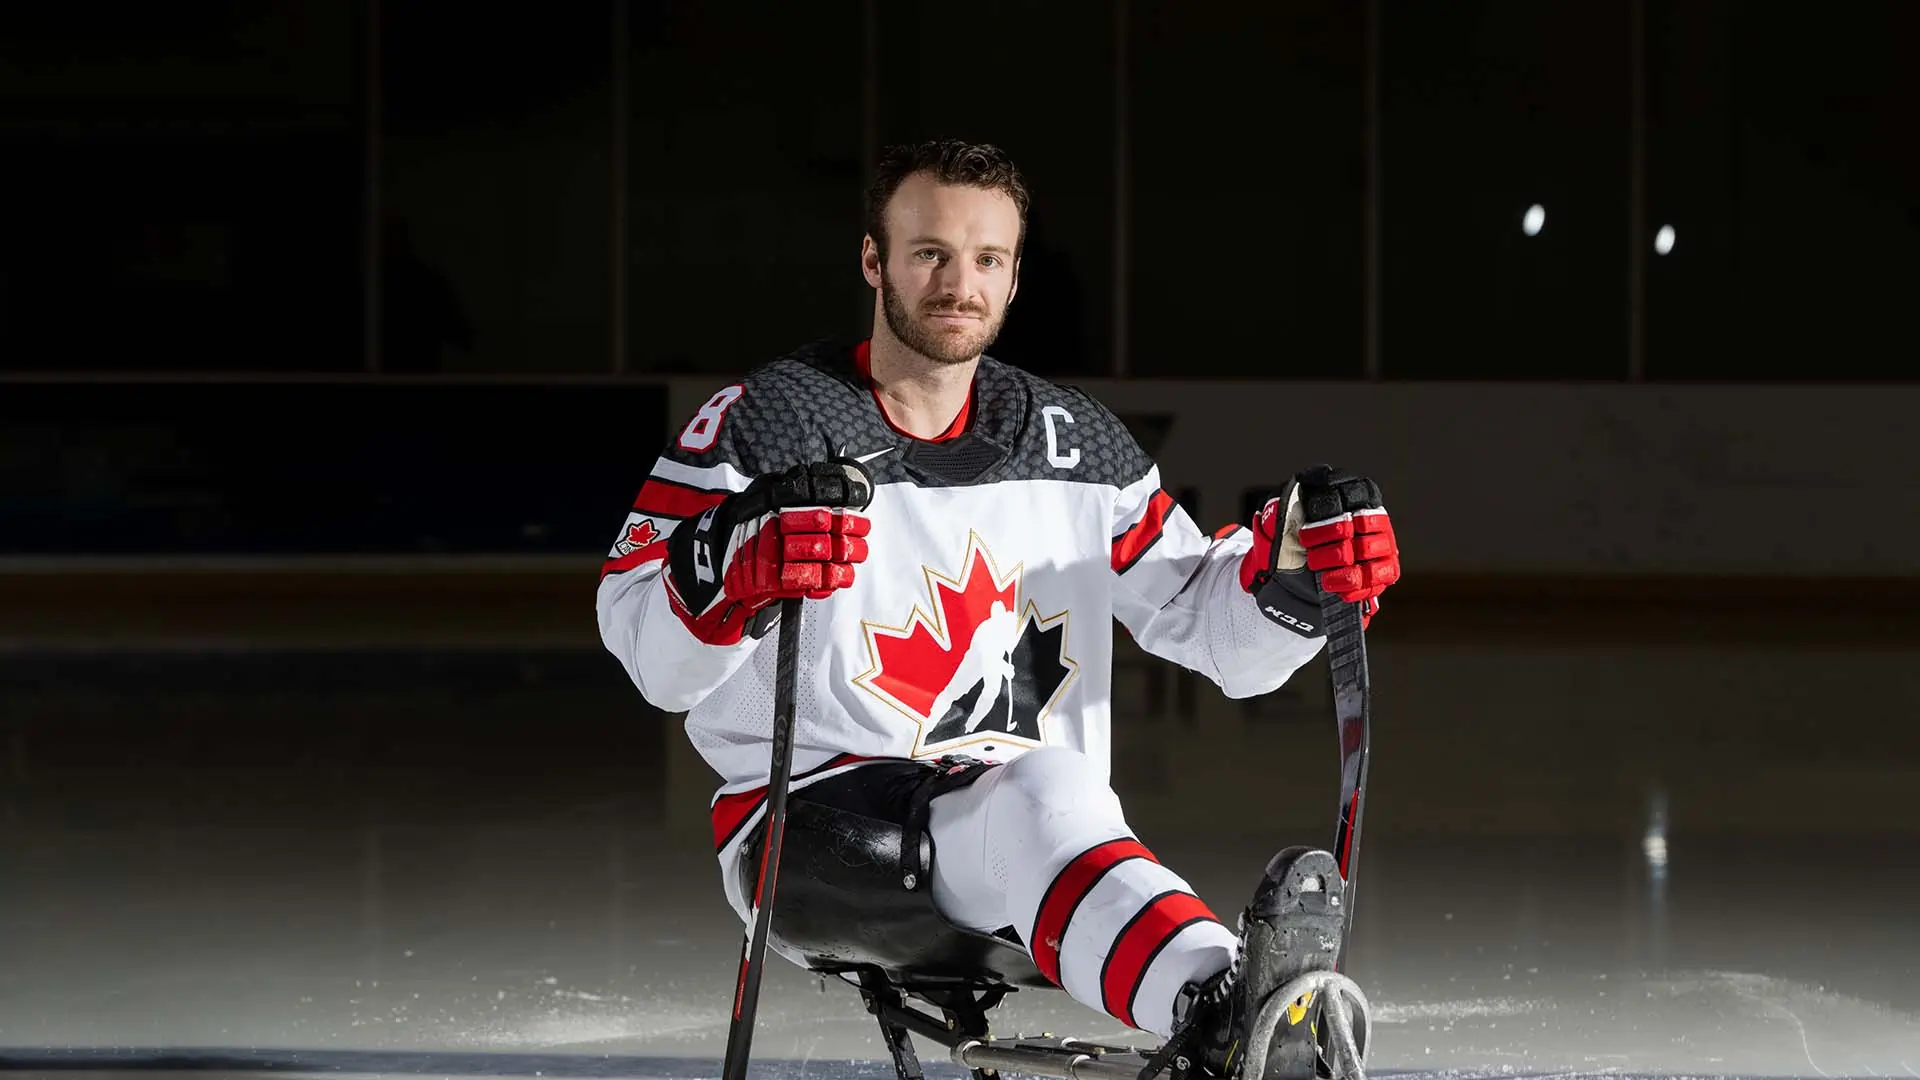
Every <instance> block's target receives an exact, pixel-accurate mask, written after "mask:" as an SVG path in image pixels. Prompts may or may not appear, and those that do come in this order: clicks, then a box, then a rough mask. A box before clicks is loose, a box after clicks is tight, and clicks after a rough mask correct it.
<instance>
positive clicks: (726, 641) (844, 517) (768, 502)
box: [664, 460, 873, 645]
mask: <svg viewBox="0 0 1920 1080" xmlns="http://www.w3.org/2000/svg"><path fill="white" fill-rule="evenodd" d="M872 500H873V481H872V479H871V477H869V476H868V474H867V471H866V470H865V469H863V468H861V467H860V465H859V463H857V462H854V461H846V460H835V461H827V462H817V463H814V464H810V465H796V466H794V467H793V468H790V469H788V470H786V471H785V472H780V473H772V474H769V475H766V476H762V477H759V478H758V479H756V480H754V481H753V482H752V483H751V484H748V485H747V487H746V489H745V490H744V491H740V492H737V493H735V494H733V495H729V496H727V497H726V498H725V499H723V500H721V501H720V502H719V503H717V504H715V505H714V506H711V507H709V508H708V509H707V511H706V512H705V513H703V514H701V515H700V517H698V518H696V519H695V520H694V521H692V522H691V523H689V524H688V526H687V527H685V528H682V529H676V530H675V531H674V533H673V535H671V536H670V537H668V538H667V573H666V574H665V575H664V577H665V578H666V585H667V593H668V596H669V598H670V599H671V602H672V604H673V610H674V613H675V614H677V615H679V616H680V621H681V622H683V623H685V624H686V627H687V629H688V630H690V631H692V632H693V635H694V636H695V637H697V638H699V639H700V640H702V641H704V642H707V643H708V644H710V645H732V644H736V643H738V642H739V641H740V640H741V639H742V638H743V637H745V636H747V635H752V636H753V637H759V636H761V635H762V634H765V633H766V632H767V630H768V629H769V628H770V627H771V626H772V621H771V620H770V619H759V618H756V616H758V615H759V614H760V613H761V612H762V611H764V610H765V609H767V608H768V607H769V606H770V605H772V604H773V602H774V601H776V600H787V599H807V600H824V599H826V598H827V597H828V596H830V595H832V594H833V592H834V591H835V590H837V589H844V588H846V587H847V586H849V585H852V584H853V568H854V566H855V565H856V564H858V563H861V562H864V561H866V558H867V541H866V536H867V531H868V529H869V528H870V526H871V523H870V522H869V520H868V519H867V518H866V517H865V516H864V515H862V514H860V513H858V511H860V510H863V509H865V508H866V506H867V504H868V503H870V502H871V501H872Z"/></svg>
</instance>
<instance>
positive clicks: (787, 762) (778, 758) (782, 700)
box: [720, 458, 873, 1080]
mask: <svg viewBox="0 0 1920 1080" xmlns="http://www.w3.org/2000/svg"><path fill="white" fill-rule="evenodd" d="M833 463H834V464H836V465H840V466H843V467H845V468H846V470H847V472H848V474H849V475H848V477H847V484H846V486H845V487H844V488H843V489H842V490H840V491H839V492H838V493H837V496H830V497H833V498H836V503H835V504H836V505H839V506H842V507H844V508H846V509H849V510H865V509H866V508H867V505H868V504H869V503H870V502H872V500H873V474H871V473H869V472H868V471H867V468H866V466H864V465H862V464H860V463H859V462H858V461H855V460H853V459H851V458H835V459H834V461H833ZM806 490H807V491H808V492H809V493H815V492H816V491H817V489H815V488H812V487H808V488H807V489H806ZM807 501H810V500H807ZM803 604H805V601H804V600H801V599H800V598H798V597H792V598H788V599H785V600H782V601H780V642H779V650H780V651H779V652H777V653H776V654H774V676H773V680H774V681H773V765H772V768H771V769H769V770H768V772H767V810H766V817H765V819H764V821H763V822H762V828H764V829H766V830H767V834H766V839H765V842H764V843H762V844H761V845H760V873H759V876H758V877H757V878H755V880H754V883H753V907H752V915H753V918H752V922H751V925H750V926H749V927H748V929H747V935H746V940H745V941H744V942H743V943H742V944H741V947H740V976H739V979H738V981H737V982H736V983H735V984H734V988H733V1018H732V1020H730V1021H729V1022H728V1027H727V1057H726V1063H725V1064H724V1065H723V1066H722V1068H721V1074H720V1075H721V1078H722V1080H746V1076H747V1062H748V1060H749V1059H750V1058H751V1057H752V1052H753V1021H754V1017H755V1016H756V1015H757V1014H758V1013H759V1011H760V977H761V975H762V974H764V973H765V971H766V966H767V964H766V961H767V934H768V931H770V930H771V929H772V927H773V891H774V885H775V884H776V883H777V882H778V881H779V879H780V845H781V841H782V840H783V839H784V838H785V837H786V832H787V787H788V784H789V781H791V779H792V777H793V729H794V712H795V709H796V703H797V699H798V698H799V682H800V618H801V615H802V605H803Z"/></svg>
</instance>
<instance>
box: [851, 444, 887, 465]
mask: <svg viewBox="0 0 1920 1080" xmlns="http://www.w3.org/2000/svg"><path fill="white" fill-rule="evenodd" d="M892 449H893V447H891V446H889V447H887V449H886V450H875V451H874V452H873V453H871V454H862V455H861V456H859V457H857V458H854V459H853V460H855V461H857V462H859V463H861V464H862V465H865V464H866V463H867V462H869V461H872V460H873V459H874V458H877V457H879V456H880V455H881V454H885V453H887V452H889V451H891V450H892Z"/></svg>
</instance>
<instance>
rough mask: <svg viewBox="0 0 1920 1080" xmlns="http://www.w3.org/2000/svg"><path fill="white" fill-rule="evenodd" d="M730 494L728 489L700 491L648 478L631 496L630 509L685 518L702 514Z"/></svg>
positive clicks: (666, 516) (658, 515)
mask: <svg viewBox="0 0 1920 1080" xmlns="http://www.w3.org/2000/svg"><path fill="white" fill-rule="evenodd" d="M731 494H733V493H732V492H731V491H702V490H701V489H699V488H697V487H688V486H687V485H685V484H676V483H674V482H673V481H671V480H660V479H649V480H648V481H647V482H646V483H645V484H643V485H641V487H640V494H639V495H638V496H636V497H635V498H634V500H633V510H634V513H637V514H646V515H649V516H651V517H665V518H681V519H685V518H690V517H697V516H699V515H700V514H703V513H705V512H706V510H707V507H709V506H713V505H714V504H716V503H718V502H719V501H720V500H722V499H724V498H726V497H727V496H728V495H731Z"/></svg>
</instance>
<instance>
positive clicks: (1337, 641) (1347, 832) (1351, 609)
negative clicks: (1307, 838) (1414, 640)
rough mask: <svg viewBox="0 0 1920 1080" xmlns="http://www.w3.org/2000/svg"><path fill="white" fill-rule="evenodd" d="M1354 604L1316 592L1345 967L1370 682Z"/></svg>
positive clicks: (1340, 963) (1342, 964)
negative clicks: (1334, 774)
mask: <svg viewBox="0 0 1920 1080" xmlns="http://www.w3.org/2000/svg"><path fill="white" fill-rule="evenodd" d="M1360 608H1361V605H1359V604H1350V603H1347V602H1346V601H1344V600H1342V599H1340V598H1339V597H1337V596H1334V595H1333V594H1332V593H1321V594H1320V615H1321V620H1322V622H1323V623H1324V624H1325V626H1326V628H1327V666H1328V667H1329V668H1330V669H1331V671H1332V675H1333V718H1334V722H1335V724H1336V725H1337V727H1338V729H1339V734H1340V824H1339V828H1338V830H1337V831H1336V832H1335V833H1334V841H1333V854H1334V858H1335V860H1337V861H1338V862H1339V864H1340V877H1341V879H1342V880H1344V881H1345V882H1346V883H1347V887H1346V904H1347V913H1346V927H1345V932H1344V933H1342V934H1341V936H1340V955H1339V957H1338V958H1336V959H1335V961H1334V970H1336V971H1340V970H1344V969H1345V968H1346V960H1347V944H1348V942H1350V941H1351V940H1352V933H1353V876H1354V874H1355V873H1356V872H1357V871H1358V870H1359V868H1360V814H1361V811H1362V810H1363V809H1364V806H1363V805H1362V803H1361V799H1362V798H1363V797H1364V796H1365V794H1366V788H1367V751H1368V749H1369V748H1370V746H1369V744H1370V741H1371V740H1370V738H1369V736H1368V731H1367V726H1368V721H1369V720H1370V719H1371V714H1372V711H1373V708H1372V698H1373V687H1372V682H1371V680H1370V679H1369V678H1368V676H1367V638H1366V631H1365V630H1364V629H1363V628H1362V626H1361V620H1360Z"/></svg>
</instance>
